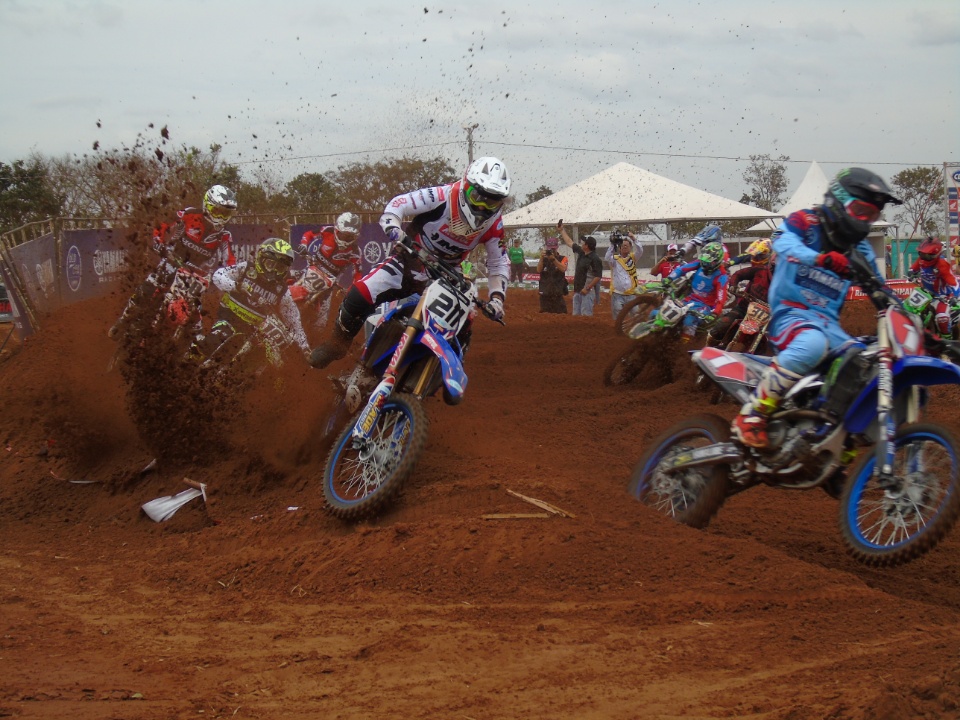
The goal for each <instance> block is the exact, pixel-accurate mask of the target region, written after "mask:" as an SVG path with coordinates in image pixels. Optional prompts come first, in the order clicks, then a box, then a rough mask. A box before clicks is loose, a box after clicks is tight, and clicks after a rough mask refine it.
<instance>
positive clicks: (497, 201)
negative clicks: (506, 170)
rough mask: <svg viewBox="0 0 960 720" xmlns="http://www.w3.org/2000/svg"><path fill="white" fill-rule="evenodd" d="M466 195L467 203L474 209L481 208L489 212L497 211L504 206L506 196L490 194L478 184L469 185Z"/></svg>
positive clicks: (480, 209)
mask: <svg viewBox="0 0 960 720" xmlns="http://www.w3.org/2000/svg"><path fill="white" fill-rule="evenodd" d="M464 196H465V197H466V199H467V204H468V205H469V206H470V207H471V208H472V209H474V210H479V211H480V212H481V213H482V212H483V211H486V212H487V213H494V212H496V211H497V210H499V209H500V208H501V207H502V206H503V201H504V198H502V197H497V196H495V195H488V194H487V193H485V192H484V191H483V190H481V189H480V188H478V187H477V186H476V185H470V186H468V187H467V190H466V192H465V193H464Z"/></svg>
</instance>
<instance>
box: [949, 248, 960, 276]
mask: <svg viewBox="0 0 960 720" xmlns="http://www.w3.org/2000/svg"><path fill="white" fill-rule="evenodd" d="M950 252H951V254H952V255H953V262H954V264H955V265H956V266H957V270H958V271H960V242H958V243H956V244H954V246H953V250H951V251H950Z"/></svg>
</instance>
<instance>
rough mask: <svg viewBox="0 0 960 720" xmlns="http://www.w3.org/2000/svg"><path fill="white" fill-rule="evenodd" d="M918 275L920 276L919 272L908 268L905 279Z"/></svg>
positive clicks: (913, 278)
mask: <svg viewBox="0 0 960 720" xmlns="http://www.w3.org/2000/svg"><path fill="white" fill-rule="evenodd" d="M918 277H920V273H919V271H917V270H909V271H908V272H907V280H916V279H917V278H918Z"/></svg>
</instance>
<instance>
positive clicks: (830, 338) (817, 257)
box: [732, 168, 902, 448]
mask: <svg viewBox="0 0 960 720" xmlns="http://www.w3.org/2000/svg"><path fill="white" fill-rule="evenodd" d="M901 202H902V201H901V200H900V199H899V198H897V197H895V196H894V195H893V194H892V192H891V190H890V187H889V186H888V185H887V183H886V182H885V181H884V180H883V178H881V177H880V176H879V175H876V174H875V173H873V172H871V171H869V170H865V169H863V168H847V169H845V170H841V171H840V172H839V173H838V174H837V176H836V178H834V180H833V181H832V182H831V183H830V186H829V187H828V188H827V192H826V194H825V195H824V201H823V205H815V206H814V207H813V208H812V209H809V210H799V211H797V212H795V213H792V214H791V215H790V216H789V217H787V218H786V219H785V220H784V221H783V222H782V223H781V224H780V227H779V228H778V229H777V231H776V232H775V233H774V234H773V250H774V252H775V253H776V254H777V272H776V273H775V274H774V276H773V282H772V283H771V286H770V293H769V298H770V303H769V304H770V307H771V308H772V310H773V315H772V316H771V319H770V324H769V326H768V332H769V337H770V342H771V344H772V345H773V347H774V349H775V350H776V351H777V353H778V354H777V356H776V359H775V360H774V362H773V363H772V364H771V365H770V367H769V368H768V369H767V370H766V371H765V372H764V374H763V376H762V377H761V379H760V382H759V384H758V385H757V387H756V388H754V391H753V394H752V396H751V398H750V399H749V400H748V401H747V402H746V403H745V404H744V406H743V407H742V408H741V410H740V414H739V415H737V417H736V418H735V419H734V421H733V427H732V432H733V434H734V436H735V437H737V438H739V439H740V441H741V442H742V443H743V444H744V445H748V446H750V447H755V448H766V447H767V445H768V438H767V418H768V416H769V415H771V414H772V413H773V412H775V411H776V409H777V407H778V406H779V403H780V400H781V399H782V398H783V396H784V394H786V392H787V391H788V390H789V389H790V388H791V387H793V386H794V385H795V384H796V383H797V381H798V380H800V378H802V377H803V376H804V375H805V374H807V373H808V372H810V371H811V370H812V369H813V368H815V367H816V366H817V365H819V364H820V362H821V361H822V360H823V359H824V358H826V357H827V355H828V353H830V352H831V351H832V350H836V349H838V348H840V347H841V346H843V345H845V344H853V343H854V341H853V339H852V338H851V337H850V336H849V335H848V334H847V333H846V332H844V330H843V329H842V328H841V327H840V311H841V309H842V308H843V303H844V300H845V299H846V296H847V290H848V289H849V288H850V285H851V284H852V282H851V280H850V277H851V273H850V260H849V257H848V253H849V252H850V250H852V249H853V248H856V249H857V250H858V251H859V252H860V253H861V254H862V255H863V256H864V257H865V258H866V259H867V261H868V262H869V263H870V265H871V266H873V270H874V273H875V274H876V275H879V272H878V271H877V268H876V257H875V255H874V253H873V249H872V248H871V247H870V243H869V242H867V240H866V237H867V235H868V234H869V232H870V226H871V225H872V224H873V223H875V222H876V221H877V220H879V219H880V213H881V211H882V210H883V208H884V206H885V205H886V204H887V203H894V204H896V205H900V204H901Z"/></svg>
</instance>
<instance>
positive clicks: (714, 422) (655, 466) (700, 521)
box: [630, 414, 730, 528]
mask: <svg viewBox="0 0 960 720" xmlns="http://www.w3.org/2000/svg"><path fill="white" fill-rule="evenodd" d="M729 439H730V423H729V422H728V421H726V420H724V419H723V418H721V417H718V416H716V415H708V414H703V415H695V416H694V417H691V418H688V419H687V420H683V421H681V422H679V423H677V424H676V425H674V426H673V427H671V428H669V429H668V430H666V431H665V432H664V433H663V434H661V435H660V436H659V437H657V438H654V439H653V440H651V441H650V443H649V444H648V445H647V449H646V450H645V451H644V453H643V456H642V457H641V458H640V461H639V462H638V463H637V465H636V467H635V468H634V470H633V476H632V477H631V480H630V494H631V495H632V496H633V497H635V498H636V499H637V500H639V501H640V502H642V503H643V504H645V505H648V506H649V507H651V508H653V509H654V510H656V511H657V512H658V513H660V514H661V515H665V516H666V517H669V518H673V519H674V520H676V521H677V522H681V523H684V524H685V525H689V526H691V527H695V528H705V527H706V526H707V525H708V524H709V523H710V520H711V519H712V518H713V516H714V515H716V513H717V510H719V509H720V506H721V505H723V502H724V500H726V498H727V492H728V485H729V480H728V477H727V472H728V470H729V468H728V467H727V466H726V465H700V466H697V467H689V468H682V469H678V470H671V469H670V462H671V461H672V460H673V459H674V458H676V457H677V456H678V455H681V454H683V453H685V452H688V451H690V450H692V449H694V448H697V447H703V446H705V445H713V444H716V443H722V442H727V441H728V440H729Z"/></svg>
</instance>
